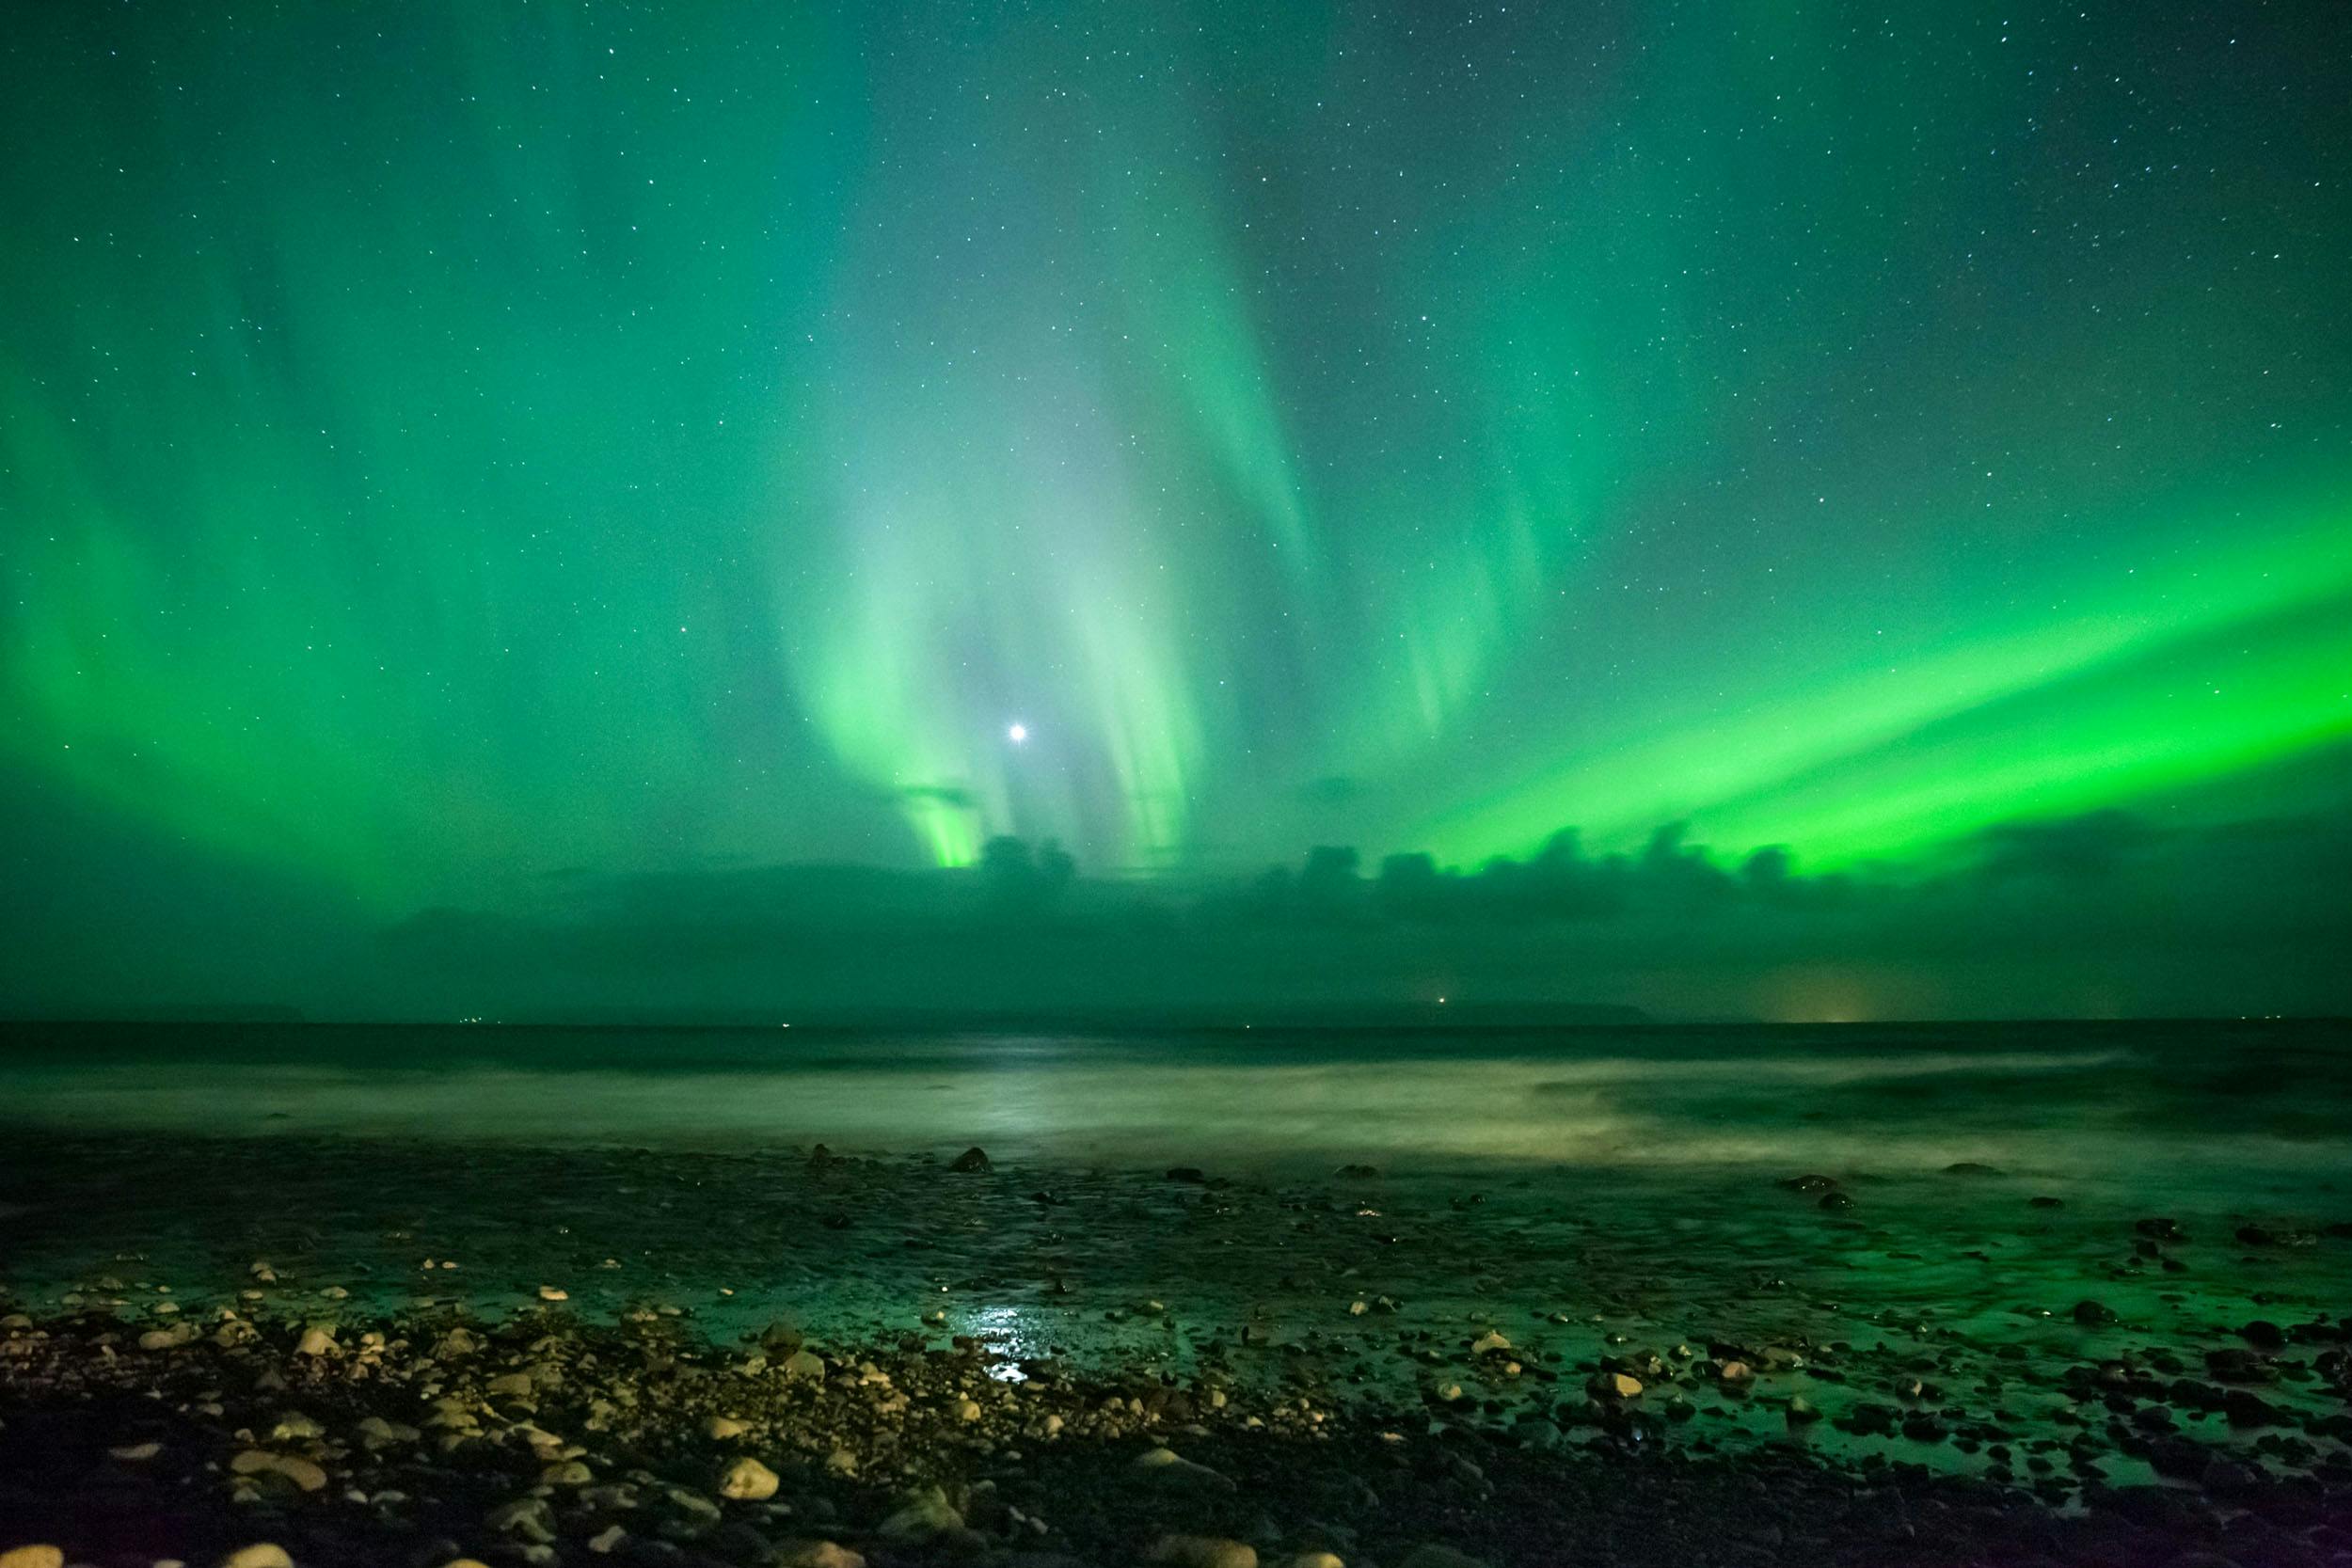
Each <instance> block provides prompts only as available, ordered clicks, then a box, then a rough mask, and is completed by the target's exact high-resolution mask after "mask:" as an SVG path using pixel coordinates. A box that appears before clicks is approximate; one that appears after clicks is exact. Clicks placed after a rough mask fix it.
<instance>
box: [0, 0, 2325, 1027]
mask: <svg viewBox="0 0 2352 1568" xmlns="http://www.w3.org/2000/svg"><path fill="white" fill-rule="evenodd" d="M2347 59H2352V13H2346V12H2345V11H2344V9H2343V8H2339V7H2334V6H2329V5H2325V4H2319V3H2315V0H2314V3H2312V4H2307V5H2297V4H2289V5H2284V6H2279V7H2271V8H2261V9H2256V10H2242V9H2236V8H2202V7H2198V6H2193V5H2185V4H2171V3H2169V0H2168V3H2167V4H2162V5H2158V6H2154V7H2148V6H2096V7H2091V8H2048V7H2045V8H2038V9H2037V8H2027V9H2024V10H2012V11H2010V12H2009V13H2007V14H2006V16H2004V14H2003V13H2002V12H2000V11H1998V10H1994V9H1988V8H1984V7H1981V6H1976V5H1967V4H1959V3H1946V0H1931V3H1928V4H1923V5H1919V6H1915V7H1910V8H1901V9H1899V10H1898V11H1894V12H1888V11H1887V10H1886V9H1885V8H1878V9H1870V8H1861V7H1856V6H1845V5H1836V4H1832V5H1819V6H1814V5H1806V6H1799V5H1792V4H1788V3H1784V0H1718V3H1708V4H1700V5H1673V4H1666V3H1663V0H1612V3H1604V4H1597V5H1588V6H1562V7H1553V6H1513V7H1497V6H1478V7H1467V8H1465V7H1443V6H1429V5H1422V4H1385V3H1383V4H1373V5H1346V6H1343V5H1299V4H1291V3H1289V0H1279V3H1275V4H1270V5H1264V6H1256V5H1251V6H1237V5H1226V4H1212V3H1197V4H1189V5H1184V4H1151V3H1147V4H1137V5H1132V6H1128V5H1121V6H1092V5H1079V4H1058V3H1041V4H1034V5H1008V6H993V5H983V6H977V7H948V6H932V5H921V4H916V5H900V4H896V3H890V0H881V3H871V4H863V3H862V4H855V5H844V6H839V7H822V8H819V7H806V6H800V5H795V4H789V3H787V4H779V5H766V6H752V5H738V4H711V5H703V6H691V7H682V8H659V9H657V8H632V7H625V6H617V5H601V4H599V5H575V4H547V3H532V4H520V3H494V4H479V5H476V4H469V5H454V4H433V3H425V4H418V5H413V6H405V7H402V8H398V9H397V10H396V11H393V12H389V13H368V12H364V11H359V10H352V9H347V8H299V9H296V10H294V11H293V12H290V13H285V14H278V13H267V12H259V11H257V12H252V13H247V12H245V11H242V10H239V11H230V9H228V8H222V7H216V6H194V5H168V4H166V5H148V6H140V7H134V8H120V7H108V8H101V7H97V6H83V5H67V6H56V7H44V8H40V9H39V11H38V14H34V15H29V16H26V17H24V18H19V19H17V22H16V24H15V25H14V27H13V28H12V30H11V33H10V36H9V37H8V39H7V40H5V42H0V125H5V133H6V141H7V145H8V149H9V152H8V157H7V158H6V159H5V160H0V202H4V203H5V206H4V207H0V211H5V213H6V214H7V218H8V221H7V225H6V229H5V232H0V291H5V296H6V298H7V299H8V302H9V303H8V308H7V309H6V310H5V312H0V583H4V584H5V594H0V704H5V708H6V711H7V712H8V715H9V718H8V722H7V724H6V725H5V726H0V768H5V771H6V775H7V780H8V790H9V798H10V799H11V800H14V801H16V802H17V809H15V810H14V811H12V814H11V815H12V816H14V818H15V820H16V822H17V823H18V826H17V827H15V828H12V829H10V830H8V834H7V842H6V847H8V849H9V850H10V851H12V852H13V855H14V859H15V861H16V863H17V864H18V866H19V873H20V876H21V877H23V878H24V879H27V882H28V885H32V886H36V887H40V886H42V885H44V884H46V883H50V882H59V881H62V880H65V879H73V878H74V877H75V876H76V875H77V873H76V869H75V868H76V867H82V868H85V872H84V874H86V875H88V876H95V875H96V873H95V872H91V871H87V868H90V867H96V866H99V865H102V864H103V865H105V866H107V867H109V868H114V867H117V866H119V865H123V864H130V865H148V864H151V863H153V862H154V860H155V859H156V858H158V857H163V858H170V857H183V858H186V859H187V860H188V862H189V863H190V864H199V863H200V865H201V867H202V868H203V869H202V873H201V876H202V877H203V878H205V879H215V880H216V881H217V880H219V879H227V880H228V881H230V882H231V883H237V884H240V885H244V886H246V887H247V890H248V891H253V895H254V896H256V897H259V896H262V894H261V893H260V892H258V891H254V890H267V894H268V896H269V897H271V898H282V899H284V900H286V901H287V902H288V905H289V907H295V906H300V907H303V908H310V907H313V906H315V907H319V908H332V909H334V910H337V911H342V913H341V914H340V915H339V916H338V918H343V919H348V920H349V922H350V923H351V924H352V926H353V927H354V929H363V928H365V929H374V928H381V927H391V926H394V925H396V924H397V923H399V922H402V921H405V920H408V919H410V918H411V917H413V916H415V915H417V914H418V912H419V911H433V910H445V909H466V910H500V911H518V910H526V909H528V910H539V909H542V908H543V907H544V905H545V903H546V901H547V900H548V898H549V897H551V896H554V895H550V894H549V893H548V889H549V888H550V887H551V886H556V885H559V884H561V883H562V882H563V879H566V878H579V877H581V876H588V877H593V878H621V877H667V876H675V875H685V874H694V873H704V872H713V871H721V870H728V869H736V868H744V867H760V866H804V865H813V864H856V865H866V866H873V867H880V868H898V869H901V870H909V871H913V870H922V869H925V868H937V867H948V868H953V867H961V866H966V865H969V864H971V863H973V862H975V861H976V860H977V857H978V856H979V855H980V852H981V849H982V846H983V845H984V844H985V842H986V841H988V840H989V839H991V838H993V837H996V836H999V835H1012V836H1017V837H1020V838H1022V839H1025V840H1026V841H1028V842H1029V843H1031V844H1041V843H1043V842H1044V841H1048V840H1052V841H1055V842H1057V843H1058V844H1059V845H1060V846H1062V847H1066V848H1067V849H1068V851H1069V852H1070V853H1071V854H1072V855H1073V856H1074V857H1075V860H1076V863H1077V864H1078V865H1079V866H1081V867H1083V868H1084V869H1085V871H1086V872H1088V873H1089V874H1090V875H1092V876H1096V877H1101V878H1107V879H1115V880H1122V881H1125V882H1128V883H1145V882H1150V881H1152V880H1153V879H1161V880H1164V881H1171V882H1173V881H1182V882H1185V883H1186V884H1187V885H1190V884H1192V883H1195V882H1198V881H1199V880H1200V879H1217V878H1227V877H1244V876H1248V875H1250V874H1253V873H1254V872H1256V871H1257V870H1258V869H1259V868H1261V867H1263V866H1265V865H1268V864H1274V863H1282V864H1289V863H1295V862H1296V861H1297V859H1298V857H1299V856H1300V855H1301V854H1302V853H1303V852H1304V851H1305V850H1306V849H1307V847H1310V846H1312V845H1317V844H1328V845H1348V846H1354V847H1357V848H1359V850H1360V852H1361V853H1362V855H1363V856H1364V857H1365V858H1366V861H1367V863H1376V862H1377V861H1378V860H1379V859H1380V858H1381V857H1384V856H1390V855H1400V854H1408V853H1413V852H1422V851H1426V852H1428V853H1430V854H1432V855H1433V856H1434V857H1435V859H1436V861H1437V863H1438V864H1440V865H1442V866H1450V867H1454V868H1458V869H1459V870H1460V871H1462V872H1464V873H1470V872H1474V871H1475V870H1476V869H1477V868H1478V867H1480V866H1481V865H1482V864H1484V863H1486V862H1487V861H1488V860H1490V859H1491V858H1493V857H1497V856H1505V857H1513V858H1519V857H1527V856H1530V855H1533V854H1534V853H1535V852H1536V851H1538V850H1539V849H1540V848H1541V847H1543V846H1544V845H1545V844H1546V843H1547V841H1549V840H1550V839H1551V838H1552V836H1553V835H1554V834H1555V833H1557V832H1561V831H1563V830H1568V829H1574V830H1577V831H1579V832H1581V841H1582V843H1583V844H1584V845H1585V846H1586V847H1588V848H1589V849H1590V850H1591V851H1593V852H1595V853H1607V852H1610V851H1626V852H1633V851H1638V850H1639V849H1640V848H1641V847H1642V846H1643V845H1644V844H1645V843H1647V842H1649V841H1650V839H1651V835H1652V834H1653V832H1655V831H1656V830H1657V829H1658V828H1660V827H1661V825H1663V824H1668V823H1684V824H1687V828H1686V829H1685V830H1684V832H1685V833H1686V834H1687V837H1688V840H1689V841H1690V842H1692V843H1693V844H1702V845H1707V846H1710V847H1713V848H1714V849H1715V850H1716V851H1717V852H1718V853H1719V854H1721V855H1722V856H1724V857H1725V858H1726V860H1727V862H1737V861H1739V860H1740V859H1741V858H1744V857H1746V856H1748V855H1749V854H1751V853H1752V852H1754V851H1756V850H1759V849H1764V848H1767V847H1776V846H1777V847H1785V848H1786V850H1787V852H1788V856H1789V857H1790V861H1791V863H1793V864H1794V865H1796V866H1797V867H1798V868H1800V870H1802V871H1804V872H1806V873H1812V872H1820V871H1838V872H1850V873H1852V874H1854V875H1857V876H1862V877H1866V878H1875V877H1888V878H1896V879H1906V878H1907V879H1917V878H1923V877H1931V876H1939V875H1943V874H1945V873H1946V872H1947V871H1948V869H1949V868H1950V866H1951V865H1952V864H1953V863H1956V860H1957V859H1960V858H1964V855H1965V854H1966V853H1968V852H1971V851H1970V850H1969V847H1970V846H1974V845H1979V844H1981V843H1982V842H1984V839H1983V836H1982V835H1984V834H1986V833H1988V832H1998V831H2002V830H2004V829H2005V827H2006V825H2010V824H2017V823H2027V824H2031V823H2037V822H2044V821H2051V820H2057V819H2064V818H2071V817H2075V816H2085V815H2088V814H2094V813H2102V812H2125V813H2129V814H2132V815H2133V816H2135V817H2136V818H2137V819H2144V820H2146V821H2149V822H2153V823H2156V824H2159V825H2163V826H2165V827H2166V828H2167V829H2168V831H2183V832H2186V831H2191V830H2194V831H2196V832H2205V831H2208V830H2211V831H2216V832H2218V831H2221V830H2223V829H2225V828H2226V827H2227V826H2228V825H2229V824H2231V823H2233V822H2242V821H2257V820H2259V821H2270V820H2277V819H2282V818H2289V817H2297V816H2301V815H2310V814H2320V815H2326V814H2332V813H2336V812H2340V811H2342V810H2344V808H2345V807H2346V805H2347V803H2348V802H2352V785H2347V779H2348V778H2352V767H2348V766H2347V765H2346V763H2345V762H2344V758H2345V756H2346V755H2347V752H2352V329H2347V325H2346V323H2347V321H2352V282H2347V279H2352V195H2348V194H2347V192H2348V191H2352V186H2347V180H2352V110H2347V108H2346V103H2347V102H2348V101H2352V95H2347V93H2346V92H2345V90H2344V87H2345V80H2344V78H2345V68H2344V62H2345V61H2346V60H2347ZM1015 724H1019V725H1021V726H1023V727H1024V730H1025V738H1024V739H1021V740H1018V741H1015V740H1013V739H1012V738H1011V736H1010V731H1011V727H1012V726H1013V725H1015ZM61 825H62V826H61ZM59 834H64V835H66V836H65V837H64V838H62V839H61V838H60V837H59V836H58V835H59ZM73 835H83V838H85V839H87V844H88V845H89V846H90V847H88V849H87V853H86V854H85V853H84V852H83V851H81V850H78V849H76V848H75V847H74V846H75V844H76V843H79V842H81V840H80V839H75V838H74V837H73ZM131 846H135V847H131ZM116 875H117V872H116V871H115V870H113V869H109V870H108V871H107V873H106V878H107V879H113V878H115V877H116ZM128 875H129V876H130V878H131V879H132V880H133V881H134V882H135V881H137V880H138V879H140V878H141V877H143V876H144V875H146V873H144V872H140V871H133V872H130V873H128ZM189 875H191V876H193V875H195V873H190V874H189ZM158 885H161V883H160V882H159V883H158ZM171 885H172V886H173V887H174V888H178V887H179V886H181V885H182V884H181V883H179V882H173V883H172V884H171ZM158 896H159V897H160V896H161V895H158ZM88 897H89V895H88V892H87V889H82V890H80V891H76V892H72V893H71V894H64V893H60V894H57V895H56V898H57V899H58V900H61V901H60V902H56V903H55V904H54V906H53V905H52V904H49V903H43V904H42V905H41V907H42V908H43V909H44V910H50V911H52V912H50V913H44V914H42V915H41V916H40V919H41V921H42V923H43V924H44V926H47V927H54V928H52V929H49V930H48V931H47V933H46V938H45V940H47V941H49V942H52V943H61V944H62V947H60V948H57V949H55V950H60V951H62V950H71V949H72V947H73V945H74V942H75V940H76V937H77V927H76V923H77V922H84V923H87V930H86V931H82V932H81V937H82V940H84V941H85V942H87V943H91V944H95V943H99V942H119V941H121V940H124V938H123V930H122V929H121V928H119V927H117V926H115V925H112V924H109V923H108V921H109V920H110V919H111V916H109V917H107V918H104V919H102V918H100V917H98V916H96V915H92V914H90V913H89V912H88V911H87V908H86V905H87V899H88ZM182 897H183V895H181V894H180V893H178V892H174V893H173V894H171V895H170V898H171V899H172V900H173V901H178V900H180V899H181V898H182ZM131 902H133V903H136V902H138V900H137V899H135V898H134V899H132V900H131ZM76 911H81V912H76ZM92 983H95V982H92ZM254 983H256V984H259V983H263V982H262V981H256V982H254ZM19 989H20V990H22V989H23V988H22V987H21V986H20V988H19ZM36 989H37V988H36Z"/></svg>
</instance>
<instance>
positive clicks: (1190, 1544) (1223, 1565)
mask: <svg viewBox="0 0 2352 1568" xmlns="http://www.w3.org/2000/svg"><path fill="white" fill-rule="evenodd" d="M1146 1560H1148V1561H1152V1562H1161V1563H1166V1564H1168V1568H1258V1548H1256V1547H1255V1546H1252V1545H1250V1544H1248V1543H1247V1542H1244V1541H1232V1540H1228V1539H1227V1538H1226V1537H1224V1536H1221V1535H1163V1536H1161V1537H1160V1538H1159V1539H1158V1540H1157V1541H1155V1542H1153V1543H1152V1550H1151V1551H1150V1552H1149V1553H1148V1554H1146Z"/></svg>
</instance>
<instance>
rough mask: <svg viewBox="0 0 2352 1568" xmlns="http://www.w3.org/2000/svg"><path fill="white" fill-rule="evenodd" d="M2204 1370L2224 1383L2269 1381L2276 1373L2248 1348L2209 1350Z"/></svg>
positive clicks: (2272, 1379)
mask: <svg viewBox="0 0 2352 1568" xmlns="http://www.w3.org/2000/svg"><path fill="white" fill-rule="evenodd" d="M2205 1370H2207V1371H2209V1372H2211V1373H2212V1374H2213V1375H2214V1376H2216V1377H2217V1378H2219V1379H2220V1380H2221V1381H2222V1382H2224V1383H2269V1382H2273V1381H2275V1380H2276V1379H2277V1377H2278V1375H2279V1374H2278V1373H2276V1372H2274V1371H2272V1370H2270V1363H2268V1362H2267V1361H2265V1360H2264V1359H2263V1358H2262V1357H2261V1356H2259V1355H2256V1354H2254V1353H2253V1352H2252V1351H2250V1350H2209V1351H2207V1352H2206V1353H2205Z"/></svg>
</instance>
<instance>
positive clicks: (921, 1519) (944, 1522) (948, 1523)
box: [877, 1486, 963, 1541]
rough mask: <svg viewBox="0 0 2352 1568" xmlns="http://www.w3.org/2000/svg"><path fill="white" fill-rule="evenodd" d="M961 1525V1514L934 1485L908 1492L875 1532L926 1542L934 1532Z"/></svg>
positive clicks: (939, 1533) (954, 1528)
mask: <svg viewBox="0 0 2352 1568" xmlns="http://www.w3.org/2000/svg"><path fill="white" fill-rule="evenodd" d="M961 1528H963V1515H962V1514H961V1513H957V1512H956V1511H955V1509H954V1507H953V1506H951V1505H950V1504H949V1503H948V1501H947V1494H946V1493H945V1492H943V1491H941V1490H940V1489H939V1488H938V1487H936V1486H927V1487H925V1488H923V1489H922V1490H921V1491H919V1492H909V1493H906V1494H904V1495H903V1496H901V1497H899V1498H898V1506H896V1507H895V1508H893V1509H892V1510H891V1511H890V1513H888V1514H887V1515H885V1516H884V1517H883V1519H882V1524H881V1525H880V1526H878V1527H877V1533H879V1534H880V1535H881V1536H882V1538H883V1539H884V1540H887V1541H929V1540H930V1538H931V1537H932V1536H934V1535H944V1534H946V1532H947V1531H949V1530H960V1529H961Z"/></svg>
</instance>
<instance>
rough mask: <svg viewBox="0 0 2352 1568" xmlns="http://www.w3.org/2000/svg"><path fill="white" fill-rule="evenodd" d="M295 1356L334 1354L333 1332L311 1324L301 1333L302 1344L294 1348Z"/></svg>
mask: <svg viewBox="0 0 2352 1568" xmlns="http://www.w3.org/2000/svg"><path fill="white" fill-rule="evenodd" d="M294 1354H296V1355H332V1354H335V1331H334V1330H333V1329H331V1328H327V1327H325V1326H323V1325H320V1324H315V1323H314V1324H312V1325H311V1326H310V1327H309V1328H306V1329H304V1330H303V1331H302V1342H301V1343H300V1344H298V1345H296V1346H294Z"/></svg>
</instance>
